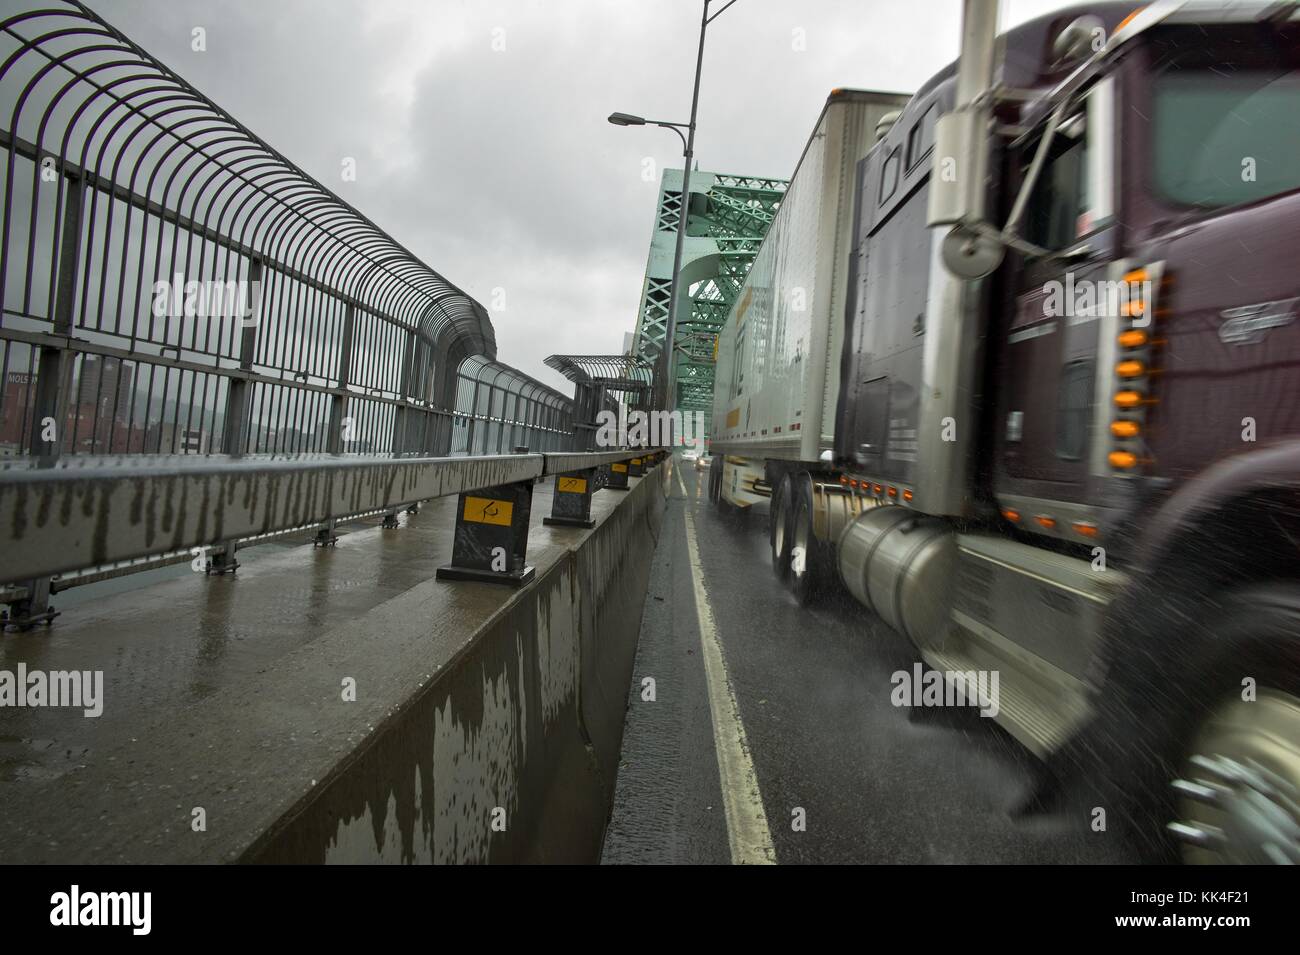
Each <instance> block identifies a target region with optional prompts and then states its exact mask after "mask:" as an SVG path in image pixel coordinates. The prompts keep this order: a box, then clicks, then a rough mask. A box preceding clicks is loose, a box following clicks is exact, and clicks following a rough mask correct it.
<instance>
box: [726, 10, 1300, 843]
mask: <svg viewBox="0 0 1300 955" xmlns="http://www.w3.org/2000/svg"><path fill="white" fill-rule="evenodd" d="M996 7H997V4H996V2H994V0H966V2H965V4H964V8H963V19H962V37H961V52H960V55H959V58H958V60H957V62H956V63H954V64H952V65H950V66H949V67H948V68H946V69H944V70H942V71H940V72H939V73H938V74H936V75H935V76H934V77H933V78H931V79H930V80H929V81H927V82H926V83H925V84H924V85H922V86H921V88H920V89H918V90H917V91H916V92H915V93H914V94H913V95H911V96H910V97H906V98H903V97H896V96H892V95H890V94H870V93H862V92H851V91H835V92H833V93H832V94H831V96H830V98H829V100H828V102H827V105H826V107H825V109H824V110H823V112H822V114H821V117H820V118H819V120H818V124H817V127H816V129H815V131H814V134H813V136H812V138H811V140H810V141H809V144H808V146H807V148H806V149H805V151H804V154H803V158H802V159H801V160H800V164H799V166H798V168H797V169H796V172H795V175H794V177H793V179H792V181H791V185H790V188H789V191H788V192H787V195H786V198H785V200H784V202H783V204H782V206H781V208H780V210H779V211H778V213H777V215H776V217H775V219H774V221H773V224H772V226H771V230H770V232H769V233H768V235H767V237H766V238H765V240H764V243H763V246H762V248H761V250H760V252H759V254H758V257H757V259H756V261H755V263H754V267H753V269H752V270H751V272H750V274H749V276H748V278H747V280H746V283H745V285H744V287H742V289H741V291H740V293H739V295H738V296H737V298H736V301H735V304H734V306H733V307H732V309H731V311H730V313H729V315H728V317H727V319H726V322H725V324H724V326H723V327H722V328H721V330H720V333H719V337H718V348H717V366H716V372H715V392H714V405H713V427H712V453H713V455H714V463H713V467H712V469H711V470H710V473H709V485H708V492H709V498H710V500H712V501H714V502H716V503H717V504H718V505H719V506H722V507H725V508H727V509H729V510H733V511H739V512H741V513H747V512H748V509H749V508H752V507H754V506H755V505H759V504H766V507H767V512H768V539H769V543H770V549H771V559H772V564H773V568H774V570H775V573H776V577H777V579H778V580H779V581H780V582H781V583H782V584H783V585H784V586H785V587H787V588H788V589H789V590H790V592H791V593H792V594H793V595H794V597H795V598H796V599H797V600H798V601H800V602H802V603H807V602H809V601H811V600H813V599H815V598H816V597H817V595H818V594H819V593H824V592H826V591H827V590H828V589H829V586H830V585H833V584H834V582H835V581H838V582H839V584H841V585H842V588H843V590H846V591H847V592H848V594H850V595H852V597H853V598H856V600H857V601H858V602H860V603H861V604H862V605H863V606H864V607H865V608H867V609H868V610H869V611H870V612H872V613H874V614H875V615H876V616H877V617H878V618H879V619H881V620H883V621H884V622H885V623H886V624H888V625H889V626H890V627H891V628H893V629H894V630H896V631H898V632H899V633H901V634H902V635H904V636H905V637H906V638H907V639H908V640H910V641H911V643H912V644H913V645H914V647H915V649H916V652H917V654H918V656H919V657H920V659H921V661H923V662H924V664H925V665H926V666H927V667H929V668H930V669H931V670H932V671H933V672H937V673H938V674H940V675H942V677H943V678H944V679H945V680H948V681H950V682H951V681H957V680H967V681H969V680H970V679H973V678H974V675H976V674H980V673H985V672H992V673H995V674H998V675H999V676H1000V680H999V683H998V685H999V688H1000V689H999V694H1000V699H999V701H998V705H997V706H996V707H995V708H992V710H995V711H996V716H995V717H993V718H994V719H996V721H997V722H998V723H999V724H1000V725H1001V726H1002V727H1003V728H1004V729H1005V730H1006V731H1007V732H1009V733H1010V734H1011V735H1012V736H1013V737H1015V739H1016V740H1018V741H1019V743H1020V744H1021V745H1023V746H1024V747H1026V748H1028V749H1029V750H1030V751H1031V752H1032V753H1033V754H1034V755H1035V756H1037V757H1039V759H1040V760H1041V763H1040V764H1039V765H1041V766H1042V767H1044V768H1045V770H1046V773H1045V775H1046V777H1047V778H1050V779H1053V780H1056V781H1058V782H1062V781H1065V780H1068V779H1069V778H1070V773H1071V772H1073V771H1075V768H1077V767H1078V766H1079V765H1080V764H1081V763H1086V762H1088V761H1092V762H1093V763H1100V764H1101V768H1102V769H1103V770H1104V773H1103V774H1102V775H1103V776H1104V777H1105V778H1106V779H1107V780H1109V782H1110V784H1109V786H1108V788H1107V791H1108V792H1109V793H1110V794H1111V796H1112V797H1113V802H1112V803H1110V804H1109V805H1111V806H1112V817H1113V816H1114V814H1116V813H1118V815H1119V816H1120V817H1121V818H1122V819H1123V820H1124V821H1126V822H1129V823H1131V824H1132V827H1133V829H1134V830H1135V831H1138V832H1140V833H1142V835H1143V837H1144V838H1143V843H1142V844H1143V845H1145V846H1147V847H1149V848H1150V849H1151V851H1152V852H1153V854H1155V855H1156V856H1158V857H1162V858H1163V857H1165V855H1166V854H1168V855H1174V854H1181V856H1182V857H1183V859H1184V860H1185V861H1189V862H1223V861H1244V862H1291V863H1294V862H1300V322H1298V321H1297V315H1298V314H1300V12H1297V5H1296V4H1294V3H1275V2H1258V3H1254V2H1237V3H1231V4H1226V3H1222V4H1209V3H1198V2H1156V3H1151V4H1148V5H1145V6H1140V7H1137V8H1136V9H1135V8H1134V6H1133V5H1132V4H1112V3H1098V4H1086V5H1079V6H1074V7H1069V8H1066V9H1063V10H1061V11H1060V12H1058V13H1054V14H1050V15H1047V16H1044V17H1040V18H1038V19H1035V20H1032V21H1029V22H1027V23H1024V24H1022V25H1019V26H1017V27H1015V28H1013V29H1011V30H1009V31H1007V32H1006V33H1004V34H999V33H998V30H997V25H996V17H997V11H996ZM868 113H869V115H868ZM868 121H869V125H871V126H872V129H871V135H870V141H869V142H865V143H864V142H862V141H861V140H860V138H859V139H856V140H855V138H854V137H855V136H856V137H860V136H861V134H862V133H863V132H864V123H868ZM1103 808H1104V807H1103Z"/></svg>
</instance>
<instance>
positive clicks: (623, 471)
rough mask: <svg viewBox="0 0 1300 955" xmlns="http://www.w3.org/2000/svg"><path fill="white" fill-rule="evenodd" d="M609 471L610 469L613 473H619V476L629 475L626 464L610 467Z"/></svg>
mask: <svg viewBox="0 0 1300 955" xmlns="http://www.w3.org/2000/svg"><path fill="white" fill-rule="evenodd" d="M609 469H610V470H611V471H617V472H618V473H619V474H626V473H627V465H626V464H611V465H610V466H609Z"/></svg>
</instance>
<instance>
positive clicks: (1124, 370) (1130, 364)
mask: <svg viewBox="0 0 1300 955" xmlns="http://www.w3.org/2000/svg"><path fill="white" fill-rule="evenodd" d="M1146 370H1147V367H1146V365H1144V364H1142V362H1140V361H1122V362H1120V363H1119V364H1118V365H1116V366H1115V374H1117V375H1119V376H1120V377H1121V378H1138V377H1141V375H1143V374H1144V373H1145V372H1146Z"/></svg>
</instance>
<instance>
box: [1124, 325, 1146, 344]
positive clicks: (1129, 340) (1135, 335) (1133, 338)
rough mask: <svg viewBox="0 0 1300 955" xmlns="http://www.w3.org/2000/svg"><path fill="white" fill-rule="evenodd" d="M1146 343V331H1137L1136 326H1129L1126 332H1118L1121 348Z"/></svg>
mask: <svg viewBox="0 0 1300 955" xmlns="http://www.w3.org/2000/svg"><path fill="white" fill-rule="evenodd" d="M1146 343H1147V333H1146V332H1143V331H1139V330H1138V329H1136V328H1130V329H1129V330H1128V331H1126V332H1120V333H1119V344H1120V347H1121V348H1141V347H1142V346H1143V345H1145V344H1146Z"/></svg>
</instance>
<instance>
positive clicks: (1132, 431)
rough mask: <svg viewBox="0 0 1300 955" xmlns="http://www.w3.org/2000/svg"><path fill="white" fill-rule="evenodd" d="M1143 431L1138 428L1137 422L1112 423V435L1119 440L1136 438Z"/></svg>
mask: <svg viewBox="0 0 1300 955" xmlns="http://www.w3.org/2000/svg"><path fill="white" fill-rule="evenodd" d="M1141 432H1142V429H1141V428H1139V427H1138V423H1137V422H1136V421H1112V422H1111V423H1110V433H1111V434H1113V435H1114V436H1115V437H1117V438H1136V437H1137V436H1138V435H1139V434H1140V433H1141Z"/></svg>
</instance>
